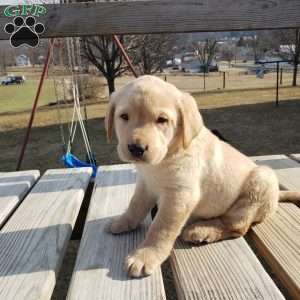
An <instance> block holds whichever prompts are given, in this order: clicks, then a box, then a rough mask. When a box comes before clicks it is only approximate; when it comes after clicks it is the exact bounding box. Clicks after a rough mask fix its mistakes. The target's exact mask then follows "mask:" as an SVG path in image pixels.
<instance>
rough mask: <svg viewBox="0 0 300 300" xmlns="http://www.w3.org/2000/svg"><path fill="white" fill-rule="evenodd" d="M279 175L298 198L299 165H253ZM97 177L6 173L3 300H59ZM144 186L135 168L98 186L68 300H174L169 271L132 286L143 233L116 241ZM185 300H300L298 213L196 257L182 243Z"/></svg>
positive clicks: (105, 170) (178, 270) (286, 207)
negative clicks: (69, 252)
mask: <svg viewBox="0 0 300 300" xmlns="http://www.w3.org/2000/svg"><path fill="white" fill-rule="evenodd" d="M253 159H254V160H255V162H256V163H257V164H266V165H269V166H271V167H273V168H274V169H275V171H276V173H277V174H278V177H279V181H280V184H281V187H282V188H283V189H293V190H300V163H299V162H300V155H292V156H291V157H287V156H284V155H275V156H263V157H254V158H253ZM91 174H92V170H91V169H89V168H80V169H58V170H48V171H47V172H46V173H45V174H44V175H42V176H41V177H40V173H39V171H23V172H12V173H0V226H1V227H0V228H1V232H0V299H5V300H10V299H13V300H17V299H26V300H28V299H43V300H45V299H51V297H52V293H53V290H54V287H55V284H56V280H57V276H58V273H59V270H60V269H61V268H64V265H62V261H63V257H64V255H65V252H66V248H67V245H68V243H69V240H70V238H71V234H72V231H73V229H74V225H75V222H76V220H77V218H78V215H79V212H80V209H82V208H83V207H84V205H83V201H84V195H85V191H86V190H87V187H88V185H89V183H90V179H91ZM135 181H136V171H135V169H134V167H133V166H132V165H128V164H125V165H113V166H103V167H100V169H99V170H98V173H97V177H96V179H95V182H94V188H93V192H92V196H91V198H90V200H89V201H90V202H89V203H90V204H89V209H88V213H87V217H86V220H85V226H84V230H83V233H82V238H81V241H80V247H79V250H78V254H77V260H76V264H75V267H74V270H73V274H72V278H71V281H70V284H69V289H68V294H67V299H72V300H73V299H88V300H90V299H112V300H118V299H120V300H123V299H130V300H132V299H133V300H135V299H136V300H146V299H149V300H156V299H160V300H161V299H168V298H169V296H168V294H167V295H166V290H168V288H167V286H165V283H164V276H163V275H162V274H163V273H162V271H161V269H157V270H156V272H155V273H154V274H153V275H152V276H150V277H146V278H142V279H130V278H128V277H127V275H126V273H125V272H124V271H123V268H122V265H123V261H124V258H125V256H126V255H127V254H128V253H129V252H130V251H131V250H132V249H134V248H136V247H137V246H138V244H139V243H140V242H141V241H142V240H143V239H144V236H145V234H146V231H147V228H148V227H149V225H150V223H151V216H150V215H149V216H148V217H147V218H146V220H145V221H144V222H143V224H142V225H141V226H140V227H139V229H138V230H136V231H134V232H131V233H128V234H122V235H117V236H116V235H111V234H109V233H108V232H107V230H106V225H107V223H108V222H109V221H110V219H111V217H113V216H116V215H119V214H121V213H122V212H124V211H125V209H126V207H127V205H128V203H129V201H130V198H131V195H132V194H133V191H134V187H135ZM169 263H170V265H171V270H172V276H173V279H174V280H173V281H174V286H175V289H176V294H177V296H176V297H177V299H266V300H269V299H300V209H299V207H297V206H296V205H295V204H291V203H281V204H280V208H279V211H278V213H277V214H276V215H275V216H274V217H273V218H271V219H268V220H266V221H265V222H264V223H262V224H258V225H256V226H254V227H253V228H252V229H251V230H250V232H249V233H248V235H247V236H246V237H245V238H237V239H232V240H226V241H222V242H218V243H215V244H207V245H202V246H197V247H193V246H190V245H188V244H186V243H183V242H182V241H180V240H178V241H177V242H176V244H175V246H174V250H173V251H172V254H171V256H170V258H169Z"/></svg>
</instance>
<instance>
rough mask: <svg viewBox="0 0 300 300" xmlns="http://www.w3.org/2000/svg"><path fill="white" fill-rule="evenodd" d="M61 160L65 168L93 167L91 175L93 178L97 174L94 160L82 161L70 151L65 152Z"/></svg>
mask: <svg viewBox="0 0 300 300" xmlns="http://www.w3.org/2000/svg"><path fill="white" fill-rule="evenodd" d="M61 160H62V161H63V163H64V165H65V167H67V168H83V167H90V168H92V169H93V174H92V177H93V178H95V177H96V174H97V165H96V163H95V162H91V163H88V162H84V161H81V160H80V159H78V158H77V157H76V156H75V155H73V154H72V153H66V154H64V155H63V156H62V158H61Z"/></svg>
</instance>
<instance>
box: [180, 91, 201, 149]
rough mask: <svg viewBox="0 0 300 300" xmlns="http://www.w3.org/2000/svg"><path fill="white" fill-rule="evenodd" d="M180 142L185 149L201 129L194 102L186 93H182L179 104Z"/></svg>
mask: <svg viewBox="0 0 300 300" xmlns="http://www.w3.org/2000/svg"><path fill="white" fill-rule="evenodd" d="M180 114H181V126H182V133H181V134H182V141H183V143H182V144H183V147H184V148H185V149H186V148H187V147H188V146H189V145H190V143H191V142H192V140H193V139H194V138H195V137H196V136H197V135H198V133H199V132H200V130H201V129H202V127H203V120H202V117H201V115H200V113H199V110H198V106H197V103H196V100H195V99H194V98H193V97H192V96H191V95H190V94H187V93H182V97H181V103H180Z"/></svg>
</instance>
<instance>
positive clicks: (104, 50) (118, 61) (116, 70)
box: [82, 35, 127, 94]
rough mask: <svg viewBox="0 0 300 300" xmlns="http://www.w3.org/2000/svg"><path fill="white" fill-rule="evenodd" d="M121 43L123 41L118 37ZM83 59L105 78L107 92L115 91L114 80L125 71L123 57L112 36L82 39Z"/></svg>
mask: <svg viewBox="0 0 300 300" xmlns="http://www.w3.org/2000/svg"><path fill="white" fill-rule="evenodd" d="M120 40H121V42H123V41H124V38H123V37H120ZM82 47H83V57H85V58H86V59H87V60H88V61H89V62H90V63H92V64H93V65H94V66H95V67H96V68H97V69H98V70H99V71H100V72H101V73H102V74H103V76H104V77H105V78H106V80H107V84H108V90H109V93H110V94H111V93H112V92H114V91H115V79H116V78H117V77H119V76H121V74H122V73H124V72H125V71H126V70H127V66H125V65H124V64H123V56H122V54H121V52H120V50H119V48H118V46H117V45H116V44H115V42H114V40H113V38H112V36H104V35H103V36H96V37H87V38H83V39H82Z"/></svg>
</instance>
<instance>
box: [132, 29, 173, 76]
mask: <svg viewBox="0 0 300 300" xmlns="http://www.w3.org/2000/svg"><path fill="white" fill-rule="evenodd" d="M128 44H129V52H130V56H131V57H132V59H133V63H134V64H135V65H137V66H138V68H139V71H140V73H141V74H154V73H156V72H158V71H162V69H163V67H164V65H165V62H166V60H167V59H168V57H169V56H170V55H171V51H172V48H173V47H174V45H175V36H174V35H167V34H146V35H135V36H129V37H128Z"/></svg>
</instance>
